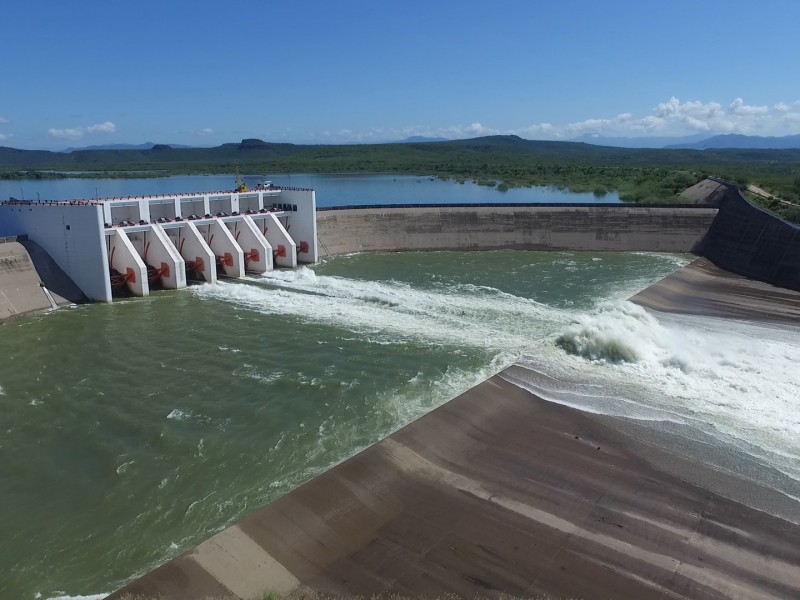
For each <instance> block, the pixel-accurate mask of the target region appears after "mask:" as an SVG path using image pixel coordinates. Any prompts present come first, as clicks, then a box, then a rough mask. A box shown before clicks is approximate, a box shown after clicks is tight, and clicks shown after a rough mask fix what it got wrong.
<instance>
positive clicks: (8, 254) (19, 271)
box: [0, 238, 68, 321]
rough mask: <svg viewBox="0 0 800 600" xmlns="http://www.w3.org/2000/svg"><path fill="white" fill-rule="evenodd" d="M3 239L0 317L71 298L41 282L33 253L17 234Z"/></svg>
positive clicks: (0, 263)
mask: <svg viewBox="0 0 800 600" xmlns="http://www.w3.org/2000/svg"><path fill="white" fill-rule="evenodd" d="M13 240H14V241H12V239H11V238H9V239H8V241H5V243H0V321H3V320H5V319H7V318H9V317H12V316H14V315H21V314H25V313H29V312H36V311H40V310H47V309H49V308H53V307H54V305H55V304H65V303H67V302H68V301H67V300H66V299H64V298H63V297H61V296H60V295H58V294H57V293H55V292H53V293H50V292H49V291H48V290H47V288H45V287H44V286H43V285H42V283H41V278H40V276H39V273H38V272H37V270H36V266H35V265H34V260H33V259H32V257H31V254H30V253H29V252H28V250H27V249H26V248H25V246H24V245H23V243H25V242H22V243H20V242H17V241H15V240H16V238H13Z"/></svg>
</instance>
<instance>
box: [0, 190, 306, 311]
mask: <svg viewBox="0 0 800 600" xmlns="http://www.w3.org/2000/svg"><path fill="white" fill-rule="evenodd" d="M3 215H5V217H6V219H7V224H8V228H9V233H13V234H14V235H28V236H29V237H30V239H32V240H33V241H35V242H37V243H39V244H40V245H41V246H42V247H43V248H46V249H47V251H48V252H49V253H50V255H51V256H52V258H53V259H54V260H55V261H56V263H57V264H58V265H59V266H60V267H61V268H62V269H63V270H64V271H65V272H66V274H67V275H68V276H69V277H70V278H71V279H72V280H73V281H75V283H77V284H78V286H79V287H80V288H81V290H82V291H83V292H84V293H85V294H86V296H87V297H88V298H90V299H92V300H100V301H110V300H111V299H112V297H113V296H114V295H120V294H122V295H128V294H132V295H135V296H147V295H148V294H149V293H150V291H151V289H153V288H164V289H180V288H183V287H186V285H187V282H188V281H203V282H207V283H215V282H216V281H217V279H218V278H219V277H233V278H239V277H244V276H245V274H246V273H265V272H267V271H270V270H272V269H274V268H275V267H288V268H292V267H296V266H297V264H298V262H301V263H314V262H316V261H317V242H316V231H317V225H316V198H315V194H314V190H310V189H298V188H277V187H272V186H270V187H259V188H257V189H254V190H250V191H241V192H236V191H216V192H192V193H185V194H161V195H149V196H127V197H124V198H102V199H78V200H70V201H58V202H55V201H53V202H48V201H45V202H24V201H14V200H12V201H9V202H4V203H0V216H3ZM12 225H13V229H14V231H10V229H11V226H12ZM103 265H104V266H103Z"/></svg>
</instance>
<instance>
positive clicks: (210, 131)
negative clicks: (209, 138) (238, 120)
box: [197, 127, 214, 135]
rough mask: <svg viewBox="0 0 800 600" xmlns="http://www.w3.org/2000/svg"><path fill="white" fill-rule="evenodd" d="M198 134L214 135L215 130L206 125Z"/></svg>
mask: <svg viewBox="0 0 800 600" xmlns="http://www.w3.org/2000/svg"><path fill="white" fill-rule="evenodd" d="M197 133H198V135H213V133H214V130H213V129H211V127H204V128H203V129H201V130H200V131H198V132H197Z"/></svg>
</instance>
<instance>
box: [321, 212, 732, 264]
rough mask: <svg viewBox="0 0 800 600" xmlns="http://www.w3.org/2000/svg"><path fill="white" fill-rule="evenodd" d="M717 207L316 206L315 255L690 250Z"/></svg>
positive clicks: (700, 236) (707, 225) (712, 217)
mask: <svg viewBox="0 0 800 600" xmlns="http://www.w3.org/2000/svg"><path fill="white" fill-rule="evenodd" d="M716 214H717V209H716V208H711V207H693V206H667V207H665V206H627V205H619V204H616V205H597V204H593V205H563V204H562V205H542V204H536V205H463V206H453V205H438V206H437V205H433V206H431V205H428V206H424V205H417V206H382V207H377V206H371V207H347V208H343V209H320V210H318V212H317V233H318V237H319V251H320V256H323V257H324V256H330V255H334V254H345V253H349V252H363V251H409V250H411V251H413V250H491V249H501V248H510V249H526V250H585V251H594V252H602V251H657V252H691V251H693V250H694V249H695V247H696V246H697V244H698V243H699V241H700V240H701V238H702V237H703V235H704V234H705V233H706V231H707V230H708V228H709V226H710V225H711V223H712V221H713V220H714V217H715V216H716Z"/></svg>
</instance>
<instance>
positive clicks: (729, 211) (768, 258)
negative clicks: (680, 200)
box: [698, 180, 800, 291]
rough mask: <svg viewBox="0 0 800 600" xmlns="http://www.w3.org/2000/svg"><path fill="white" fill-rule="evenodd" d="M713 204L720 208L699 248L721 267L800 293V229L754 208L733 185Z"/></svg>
mask: <svg viewBox="0 0 800 600" xmlns="http://www.w3.org/2000/svg"><path fill="white" fill-rule="evenodd" d="M711 181H714V182H716V183H717V184H721V186H724V190H725V193H724V194H720V193H717V194H715V195H714V197H713V198H712V199H711V203H712V204H714V205H716V206H718V207H719V214H718V215H717V218H716V219H714V222H713V223H712V225H711V227H710V228H709V230H708V234H707V235H706V236H705V238H704V239H703V243H702V244H701V245H700V246H699V248H698V254H701V255H703V256H705V257H707V258H708V259H709V260H711V262H713V263H714V264H716V265H717V266H718V267H721V268H723V269H725V270H726V271H731V272H732V273H736V274H737V275H743V276H745V277H749V278H751V279H757V280H759V281H765V282H767V283H771V284H773V285H777V286H779V287H784V288H788V289H792V290H798V291H800V227H797V226H796V225H792V224H790V223H787V222H786V221H783V220H781V219H779V218H778V217H776V216H775V215H773V214H772V213H770V212H767V211H766V210H763V209H761V208H758V207H757V206H755V205H753V204H751V203H750V202H749V201H748V200H747V199H746V198H745V197H744V196H742V194H741V192H740V191H739V189H738V187H737V186H736V185H735V184H734V183H731V182H727V181H723V180H711Z"/></svg>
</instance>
